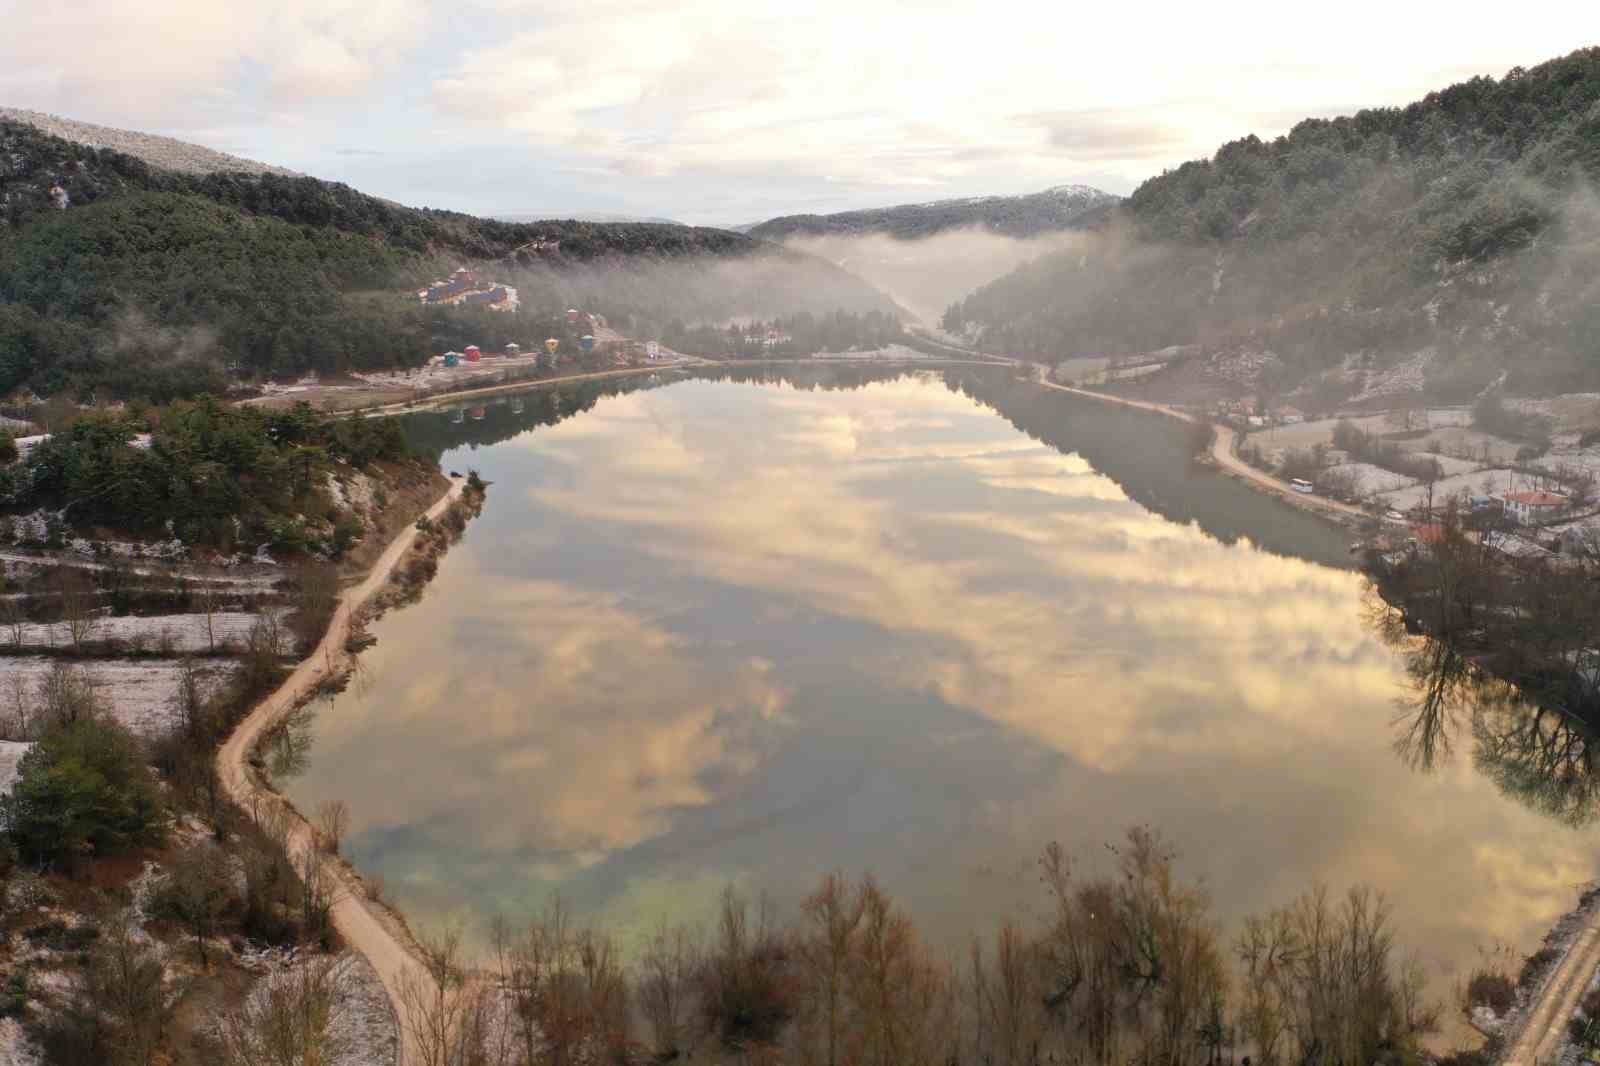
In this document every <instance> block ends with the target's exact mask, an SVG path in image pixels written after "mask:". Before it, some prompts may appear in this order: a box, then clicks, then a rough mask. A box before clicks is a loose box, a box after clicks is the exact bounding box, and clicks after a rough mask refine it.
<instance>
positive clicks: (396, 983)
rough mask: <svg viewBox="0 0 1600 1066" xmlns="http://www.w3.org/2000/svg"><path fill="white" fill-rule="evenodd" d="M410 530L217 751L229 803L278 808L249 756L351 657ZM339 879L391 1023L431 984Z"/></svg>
mask: <svg viewBox="0 0 1600 1066" xmlns="http://www.w3.org/2000/svg"><path fill="white" fill-rule="evenodd" d="M462 488H463V483H462V482H461V481H460V480H459V479H458V480H455V481H452V482H451V485H450V489H449V491H448V492H446V493H445V494H444V496H443V497H441V498H440V499H439V501H438V502H437V503H435V504H434V505H433V506H432V507H430V508H429V509H428V512H427V513H428V516H429V517H430V518H438V517H439V515H440V514H442V513H443V512H444V509H445V508H446V507H448V506H450V504H451V503H452V502H453V501H455V500H456V499H458V498H459V497H460V495H461V491H462ZM416 535H417V531H416V527H415V525H408V526H406V527H405V529H404V530H403V531H402V532H401V533H400V534H399V535H398V536H396V537H395V539H394V540H393V541H391V542H390V543H389V546H388V547H387V548H385V549H384V551H383V554H382V555H380V556H379V557H378V560H377V562H375V563H374V564H373V566H372V569H371V571H369V572H368V574H367V576H366V578H365V579H364V580H363V581H362V582H361V583H360V584H359V585H356V586H355V587H353V588H351V589H348V590H346V591H345V593H344V595H343V596H341V597H340V599H339V606H338V608H337V609H336V610H335V611H334V614H333V619H332V621H330V622H329V623H328V632H327V634H326V635H325V636H324V637H323V638H322V642H321V643H319V644H318V645H317V647H316V649H315V650H314V651H312V653H311V654H310V655H309V656H307V657H306V658H305V659H304V660H303V661H301V663H300V664H299V665H298V666H296V667H295V668H294V672H293V673H291V674H290V675H289V677H288V679H287V680H285V681H284V683H283V684H282V685H280V686H279V687H278V689H277V691H276V692H274V693H272V694H271V695H270V696H268V697H267V698H266V699H264V700H262V701H261V702H260V703H259V704H257V705H256V708H255V710H253V711H251V712H250V714H249V715H248V716H247V717H246V718H245V719H244V721H242V722H240V723H239V726H238V728H237V729H235V730H234V731H233V735H232V736H230V737H229V738H228V739H227V741H226V742H225V743H224V744H223V745H222V748H221V749H220V750H219V751H218V752H217V775H218V777H220V778H221V779H222V784H223V787H224V788H226V789H227V790H228V794H229V795H230V796H231V797H232V798H233V800H234V802H235V803H237V804H239V806H240V807H241V808H243V809H244V810H246V811H249V810H251V809H252V808H253V807H254V806H255V804H256V803H257V802H261V803H283V802H284V801H283V800H282V798H281V797H279V796H278V795H277V793H275V792H273V791H272V790H271V789H270V788H267V787H265V786H264V785H263V784H262V783H261V782H260V781H259V780H258V779H257V778H256V775H255V774H254V773H253V772H252V770H251V767H250V763H249V758H250V752H251V750H252V749H253V748H254V747H255V745H256V742H257V741H258V740H260V738H261V736H262V735H263V734H264V733H266V732H267V730H269V729H271V728H272V726H273V725H275V724H276V723H277V722H279V721H280V720H281V719H282V718H283V717H284V716H285V715H286V714H288V713H289V712H290V711H291V710H293V709H294V707H295V706H296V705H297V704H298V703H300V702H301V701H302V700H303V699H305V698H306V697H307V696H308V695H310V694H311V692H313V691H314V690H315V689H316V687H317V686H318V685H319V684H320V683H321V682H322V680H323V679H324V678H326V677H327V676H329V674H331V673H333V672H334V671H335V670H336V669H337V668H338V667H339V666H341V665H342V664H343V663H344V661H345V660H346V658H347V657H348V655H347V653H346V652H345V650H344V649H345V641H346V640H348V639H349V636H350V619H351V616H352V615H353V614H354V612H355V611H356V610H357V609H358V608H360V606H361V605H362V604H363V603H365V602H366V600H367V599H368V598H369V597H370V596H371V595H372V594H373V593H375V592H377V591H378V590H379V589H380V588H382V587H383V584H384V582H385V581H387V580H388V577H389V573H390V571H392V570H393V569H394V567H395V564H396V563H398V562H399V561H400V558H401V557H402V556H403V555H404V554H405V553H406V551H407V549H409V548H410V547H411V542H412V541H413V540H415V539H416ZM291 815H292V820H291V830H290V841H289V848H290V854H291V856H292V857H293V858H294V859H295V861H296V863H297V864H298V863H299V862H300V861H301V860H302V859H303V857H304V856H305V855H306V853H307V852H309V851H310V850H311V849H312V848H313V847H314V846H315V845H314V841H313V834H312V831H311V826H310V825H308V824H307V823H306V821H305V819H303V818H301V817H300V816H299V815H298V814H294V813H293V812H292V811H291ZM330 869H331V870H333V871H334V872H335V874H336V875H337V877H338V880H339V891H338V893H336V896H337V899H336V901H335V903H334V905H333V924H334V927H335V928H337V929H338V930H339V935H340V936H342V937H343V938H344V940H345V943H347V944H349V945H350V947H351V948H352V949H354V950H355V951H358V952H360V953H361V954H362V955H363V956H365V957H366V959H367V961H368V962H370V963H371V964H372V968H373V969H375V970H376V971H377V972H378V976H379V978H381V979H382V981H383V987H384V990H385V991H386V992H387V993H388V995H389V1002H390V1003H391V1004H392V1005H393V1006H394V1009H395V1017H396V1019H399V1018H400V1017H402V1013H401V988H402V987H403V985H404V984H405V983H406V982H408V981H422V982H426V981H428V980H429V978H428V975H427V973H426V971H425V970H423V968H422V967H421V965H420V964H419V963H418V962H417V961H416V960H415V959H414V958H413V957H412V956H411V954H410V952H409V951H408V949H407V947H406V946H405V945H404V944H402V943H401V942H400V941H399V940H398V939H397V938H396V937H395V935H394V933H392V932H391V931H390V929H389V928H388V927H387V926H386V925H385V924H384V923H383V921H382V920H380V919H379V917H378V915H377V914H376V913H374V911H373V910H372V909H371V908H370V907H369V906H368V903H367V899H366V893H365V891H364V890H363V889H362V887H361V886H360V885H359V884H357V883H355V882H354V881H353V880H351V879H350V878H348V877H347V876H346V875H345V874H344V873H343V872H342V870H341V869H340V867H339V866H338V865H337V864H330ZM400 1049H401V1053H400V1062H401V1064H402V1066H404V1064H406V1063H410V1062H415V1061H417V1056H416V1054H415V1050H416V1049H415V1048H414V1047H413V1041H412V1039H411V1037H410V1035H409V1034H408V1033H407V1032H406V1031H405V1027H404V1026H403V1025H402V1026H401V1032H400Z"/></svg>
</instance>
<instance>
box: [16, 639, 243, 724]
mask: <svg viewBox="0 0 1600 1066" xmlns="http://www.w3.org/2000/svg"><path fill="white" fill-rule="evenodd" d="M59 661H60V660H58V659H54V658H51V657H49V656H44V655H25V656H20V657H14V658H7V659H5V660H4V662H5V675H6V678H5V689H4V691H0V701H4V703H5V704H6V707H5V709H6V710H7V711H9V710H10V707H9V704H10V702H11V701H12V700H13V699H14V698H15V689H13V687H12V686H13V684H17V683H20V684H21V685H22V686H23V688H24V695H26V696H29V697H31V696H32V694H33V693H34V692H36V691H37V690H38V687H39V685H40V683H41V682H43V681H44V679H45V678H46V677H48V676H49V674H50V671H51V670H52V669H53V668H54V666H55V664H56V663H57V662H59ZM72 665H73V666H75V667H78V668H80V669H82V670H83V672H84V674H85V675H86V676H87V677H88V679H89V684H90V685H92V686H93V687H94V692H95V695H96V696H97V697H98V698H99V702H100V705H101V707H103V708H104V709H105V711H106V713H107V714H108V715H110V716H111V717H112V718H113V719H115V720H116V721H117V722H118V723H119V724H121V725H122V726H123V727H124V728H125V729H127V730H129V731H130V732H132V733H134V734H135V735H137V736H141V737H145V738H146V739H154V738H156V737H159V736H162V735H163V734H165V733H167V732H168V731H170V730H171V729H172V727H173V726H174V725H176V724H177V711H176V707H175V705H176V703H177V699H178V671H179V665H180V664H179V662H178V660H176V659H145V660H135V661H130V660H126V659H90V660H86V661H83V662H81V663H79V662H74V663H72ZM197 665H198V668H199V672H200V674H201V677H202V678H203V682H202V683H203V684H204V685H205V686H206V687H207V688H210V689H212V690H215V688H216V687H220V686H221V685H222V684H224V683H225V682H226V681H227V678H228V677H229V675H231V674H232V673H233V671H234V670H236V669H237V667H236V666H235V665H234V664H232V663H228V662H210V661H202V662H200V663H198V664H197Z"/></svg>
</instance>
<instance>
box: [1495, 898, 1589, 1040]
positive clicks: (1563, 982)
mask: <svg viewBox="0 0 1600 1066" xmlns="http://www.w3.org/2000/svg"><path fill="white" fill-rule="evenodd" d="M1597 969H1600V907H1596V908H1593V910H1592V911H1591V913H1590V914H1589V915H1588V917H1587V918H1586V919H1585V920H1584V923H1583V928H1581V929H1579V930H1578V933H1577V935H1576V936H1574V937H1573V938H1572V943H1571V944H1570V945H1569V946H1568V947H1567V953H1566V954H1565V955H1563V956H1562V957H1561V961H1560V963H1558V964H1557V965H1556V966H1555V968H1554V969H1552V970H1551V971H1550V975H1549V976H1548V977H1546V978H1545V981H1544V987H1543V988H1541V989H1540V990H1539V998H1538V1000H1537V1001H1535V1003H1534V1004H1533V1008H1532V1010H1530V1011H1529V1012H1528V1015H1527V1021H1526V1022H1524V1023H1523V1026H1522V1029H1521V1031H1520V1032H1518V1033H1517V1038H1516V1039H1515V1040H1513V1041H1512V1042H1511V1046H1510V1047H1508V1048H1506V1052H1505V1055H1504V1056H1503V1057H1502V1058H1501V1060H1500V1062H1501V1066H1541V1064H1549V1063H1552V1062H1554V1061H1555V1059H1556V1056H1557V1054H1558V1053H1559V1052H1560V1050H1561V1045H1562V1044H1563V1043H1565V1042H1566V1041H1567V1022H1568V1020H1569V1019H1571V1017H1572V1015H1573V1012H1575V1011H1576V1010H1577V1009H1578V1003H1579V1001H1580V1000H1582V999H1583V994H1584V992H1585V991H1587V990H1588V988H1589V982H1590V981H1591V980H1592V979H1593V977H1594V973H1595V971H1596V970H1597Z"/></svg>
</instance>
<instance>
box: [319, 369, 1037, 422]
mask: <svg viewBox="0 0 1600 1066" xmlns="http://www.w3.org/2000/svg"><path fill="white" fill-rule="evenodd" d="M696 359H697V360H698V361H696V362H692V363H669V364H666V365H664V366H632V367H620V368H618V369H616V370H594V371H589V372H586V373H583V374H568V375H566V376H564V377H556V378H524V379H522V380H520V381H504V382H498V383H496V384H493V385H483V386H479V387H476V388H466V389H451V390H449V391H447V392H434V393H427V394H425V395H422V396H419V397H417V398H415V399H411V400H397V401H394V402H392V403H385V404H379V405H377V406H374V407H365V408H352V409H351V410H350V411H349V412H348V414H350V415H354V416H358V417H361V418H388V417H391V416H393V415H402V414H409V413H411V412H413V411H425V410H427V409H428V408H430V407H433V406H435V405H437V404H441V403H450V402H452V401H454V400H466V399H473V398H475V397H479V396H498V395H504V394H506V393H511V392H526V391H531V390H533V389H540V388H544V387H545V386H547V385H569V384H572V383H574V382H582V381H600V380H604V379H606V378H621V377H631V376H637V375H639V374H664V373H672V372H673V371H681V372H683V373H695V372H697V371H706V370H715V369H717V368H718V367H741V368H748V367H762V366H881V367H893V368H898V369H904V368H908V367H910V368H914V367H940V366H1007V365H1009V364H1007V363H998V362H994V361H992V360H988V359H956V358H954V357H952V358H948V359H947V358H945V357H943V356H928V357H926V358H923V359H911V358H899V359H871V358H866V359H857V358H821V359H818V358H814V357H796V358H793V359H700V358H699V357H696ZM328 413H330V414H337V413H339V412H331V411H330V412H328Z"/></svg>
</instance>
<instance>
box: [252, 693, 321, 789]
mask: <svg viewBox="0 0 1600 1066" xmlns="http://www.w3.org/2000/svg"><path fill="white" fill-rule="evenodd" d="M322 698H326V699H328V700H330V701H331V699H332V697H331V696H328V697H319V699H322ZM316 717H317V709H316V702H315V701H314V702H312V703H307V704H305V705H303V706H300V707H296V708H295V709H294V710H293V711H291V712H289V715H288V716H287V717H286V718H284V720H283V721H281V722H279V723H278V724H277V725H275V726H273V727H272V731H271V732H270V733H268V734H267V736H266V738H265V744H264V747H265V748H266V756H267V771H268V772H269V773H270V774H271V775H272V776H273V777H274V778H286V777H297V776H299V775H300V774H302V773H304V772H305V769H306V766H307V764H308V763H309V762H310V761H311V741H312V730H311V726H312V723H313V722H314V721H315V719H316Z"/></svg>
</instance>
